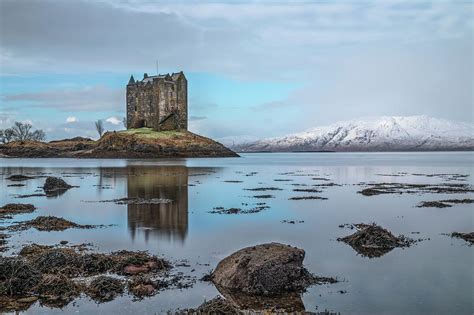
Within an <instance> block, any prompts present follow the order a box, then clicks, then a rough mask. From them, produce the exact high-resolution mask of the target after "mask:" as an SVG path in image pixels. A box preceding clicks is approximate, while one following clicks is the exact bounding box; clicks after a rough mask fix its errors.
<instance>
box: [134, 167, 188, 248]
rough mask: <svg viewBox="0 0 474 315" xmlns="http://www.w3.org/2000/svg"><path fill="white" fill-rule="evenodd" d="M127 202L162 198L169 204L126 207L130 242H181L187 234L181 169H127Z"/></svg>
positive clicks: (184, 176)
mask: <svg viewBox="0 0 474 315" xmlns="http://www.w3.org/2000/svg"><path fill="white" fill-rule="evenodd" d="M127 171H128V176H127V192H128V198H144V199H150V198H163V199H170V200H172V202H171V203H161V204H129V205H128V206H127V207H128V210H127V213H128V214H127V218H128V228H129V229H130V233H131V236H132V238H133V239H134V238H135V237H137V235H139V234H140V233H143V235H144V237H145V240H148V239H149V238H150V237H152V238H160V239H168V240H170V241H175V240H178V241H184V240H185V239H186V235H187V233H188V169H187V168H186V167H185V166H163V167H156V166H154V167H133V166H129V167H128V168H127Z"/></svg>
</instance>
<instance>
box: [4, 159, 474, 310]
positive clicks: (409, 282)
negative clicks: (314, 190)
mask: <svg viewBox="0 0 474 315" xmlns="http://www.w3.org/2000/svg"><path fill="white" fill-rule="evenodd" d="M473 162H474V154H473V153H370V154H362V153H360V154H358V153H356V154H352V153H341V154H339V153H296V154H292V153H288V154H246V155H243V157H242V158H226V159H188V160H184V159H183V160H156V161H149V160H148V161H142V160H73V159H32V160H28V159H0V165H1V171H0V182H1V187H2V190H1V192H0V198H1V203H2V204H3V203H7V202H25V203H33V204H35V205H36V206H37V208H38V210H37V211H36V212H35V213H33V214H29V215H21V216H16V217H15V218H14V221H21V220H26V219H30V218H33V217H36V216H38V215H55V216H59V217H64V218H66V219H69V220H72V221H74V222H76V223H80V224H113V225H114V226H111V227H107V228H101V229H92V230H80V229H76V230H74V229H72V230H67V231H64V232H38V231H36V230H34V229H31V230H28V231H25V232H23V233H21V234H20V235H15V236H13V237H12V238H11V239H9V245H10V246H12V247H13V248H12V249H11V250H10V252H7V253H6V254H10V253H12V252H16V251H18V250H19V249H20V248H21V245H22V244H24V243H27V242H36V243H40V244H57V243H58V242H59V241H61V240H68V241H70V242H71V243H83V242H91V243H93V244H94V245H95V246H96V248H97V250H99V251H106V252H107V251H114V250H120V249H130V250H148V251H149V252H151V253H153V254H157V255H164V256H165V257H167V258H169V259H170V260H173V261H175V260H181V259H186V260H188V261H189V264H190V265H191V267H179V268H177V269H176V271H182V272H184V273H186V274H187V275H191V276H195V277H197V278H200V277H201V276H202V275H203V274H204V273H205V272H207V271H208V270H210V269H212V268H214V267H215V266H216V264H217V263H218V262H219V260H220V259H222V258H223V257H225V256H227V255H228V254H230V253H232V252H234V251H235V250H238V249H240V248H242V247H246V246H250V245H255V244H259V243H264V242H271V241H277V242H282V243H287V244H291V245H294V246H297V247H300V248H303V249H305V251H306V258H305V264H306V266H307V268H308V269H309V270H310V271H311V272H313V273H315V274H317V275H322V276H333V277H337V278H339V279H342V280H344V281H343V282H340V283H337V284H333V285H323V286H313V287H311V288H310V289H309V290H308V291H307V292H306V293H304V294H303V295H302V301H303V303H304V305H305V307H306V310H308V311H316V310H324V309H327V310H331V311H335V312H341V314H472V313H473V311H474V308H473V296H474V295H473V287H474V279H473V277H474V272H473V271H474V270H473V266H474V264H473V250H474V248H473V247H469V246H467V245H466V243H465V242H464V241H462V240H459V239H451V238H450V237H448V236H446V235H442V233H451V232H453V231H460V232H470V231H473V230H474V226H473V225H474V222H473V221H474V220H473V207H472V205H456V206H454V207H452V208H445V209H436V208H416V207H415V206H416V204H417V203H419V202H420V201H426V200H441V199H447V198H473V197H474V196H473V195H474V194H461V195H442V194H424V195H420V194H415V195H407V194H403V195H385V196H384V195H381V196H372V197H365V196H362V195H360V194H357V193H356V192H357V191H358V190H360V189H361V187H360V186H357V185H355V184H358V183H360V182H402V183H442V182H445V181H444V180H443V179H442V178H439V177H426V176H413V175H406V176H397V177H389V176H382V175H381V174H395V173H398V172H405V173H408V174H412V173H425V174H433V173H458V174H469V175H470V176H469V178H467V182H468V183H471V184H472V182H473V177H472V176H473ZM38 173H43V174H47V175H51V176H60V177H63V178H64V179H65V180H66V181H67V182H68V183H70V184H71V185H78V186H80V187H79V188H73V189H70V190H69V191H67V192H66V193H64V194H63V195H61V196H59V197H56V198H46V197H32V198H27V199H15V198H14V197H15V195H18V194H31V193H33V192H34V191H35V190H37V189H38V188H37V187H38V186H42V184H43V182H44V178H37V179H33V180H29V181H26V182H24V183H25V184H26V186H25V187H7V185H8V184H11V183H12V182H10V181H8V180H6V179H5V178H6V177H8V176H9V175H11V174H25V175H37V174H38ZM284 173H290V174H284ZM314 177H325V178H328V179H330V181H331V182H334V183H336V184H341V185H343V186H335V187H328V188H325V189H324V191H323V192H322V193H319V194H317V195H319V196H322V197H327V198H328V200H300V201H291V200H288V198H289V197H293V196H304V195H311V194H308V193H306V192H294V191H293V189H294V188H298V187H297V186H295V185H294V184H307V185H314V184H320V183H324V182H323V181H317V180H313V179H312V178H314ZM275 179H284V180H290V181H275ZM225 181H242V182H239V183H229V182H225ZM453 182H456V181H453ZM256 187H279V188H282V189H283V190H281V191H270V192H252V191H246V190H244V188H256ZM299 188H302V187H299ZM303 188H304V187H303ZM306 188H308V187H306ZM258 194H272V195H274V198H271V199H255V198H252V196H253V195H258ZM123 197H143V198H168V199H172V200H173V202H172V203H171V204H161V205H128V206H127V205H117V204H115V203H97V202H90V201H99V200H108V199H115V198H123ZM259 202H265V203H267V205H268V206H269V207H270V208H269V209H266V210H264V211H262V212H259V213H254V214H241V215H222V214H211V213H208V211H211V210H212V209H213V208H214V207H218V206H222V207H226V208H228V207H238V208H243V209H248V208H251V207H253V206H254V205H255V204H256V203H259ZM243 204H244V205H243ZM282 220H304V223H301V224H287V223H282V222H281V221H282ZM360 222H365V223H370V222H376V223H378V224H379V225H381V226H383V227H385V228H387V229H389V230H390V231H392V232H393V233H394V234H405V235H408V236H411V237H414V238H430V240H426V241H423V242H420V243H418V244H416V245H415V246H413V247H410V248H407V249H394V250H393V251H391V252H389V253H388V254H386V255H384V256H382V257H380V258H374V259H368V258H364V257H361V256H359V255H357V253H356V252H355V251H354V250H353V249H352V248H351V247H350V246H348V245H346V244H344V243H341V242H337V241H336V239H337V238H338V237H341V236H345V235H348V234H351V233H353V232H354V231H353V230H349V229H342V228H339V227H338V225H340V224H343V223H360ZM411 232H420V233H419V234H411ZM207 264H208V265H207ZM192 269H195V271H192ZM340 290H343V291H347V293H345V294H341V293H339V292H338V291H340ZM218 294H219V293H218V291H217V290H216V289H215V288H214V286H212V285H210V284H208V283H202V282H199V281H198V282H197V283H196V284H195V285H194V286H193V287H192V288H189V289H183V290H168V291H164V292H160V293H159V294H158V295H156V296H154V297H152V298H148V299H144V300H143V301H140V302H131V301H132V298H131V297H129V296H124V297H120V298H118V299H116V300H114V301H112V302H108V303H104V304H95V303H93V302H91V301H90V300H89V299H87V298H83V299H79V300H76V302H75V303H71V304H70V305H69V306H67V307H66V308H65V309H64V310H63V311H67V312H81V313H91V312H101V313H112V312H113V313H115V314H120V313H130V312H135V313H136V314H144V313H163V312H166V311H168V310H175V309H178V308H185V307H196V306H198V305H199V304H201V303H202V302H203V301H204V300H205V299H211V298H213V297H215V296H216V295H218ZM60 311H61V310H58V309H50V308H45V307H40V306H39V305H35V306H34V307H32V308H30V309H29V311H28V312H29V313H55V312H60Z"/></svg>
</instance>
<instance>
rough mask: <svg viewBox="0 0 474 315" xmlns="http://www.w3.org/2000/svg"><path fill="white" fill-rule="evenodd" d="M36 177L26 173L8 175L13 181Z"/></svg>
mask: <svg viewBox="0 0 474 315" xmlns="http://www.w3.org/2000/svg"><path fill="white" fill-rule="evenodd" d="M32 178H34V177H31V176H26V175H21V174H19V175H11V176H9V177H7V179H8V180H11V181H13V182H20V181H24V180H28V179H32Z"/></svg>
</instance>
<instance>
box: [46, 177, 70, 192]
mask: <svg viewBox="0 0 474 315" xmlns="http://www.w3.org/2000/svg"><path fill="white" fill-rule="evenodd" d="M72 187H73V186H71V185H69V184H68V183H66V182H65V181H64V180H63V179H62V178H59V177H48V178H46V181H45V182H44V185H43V190H44V191H45V192H46V194H56V193H61V192H64V191H66V190H68V189H69V188H72Z"/></svg>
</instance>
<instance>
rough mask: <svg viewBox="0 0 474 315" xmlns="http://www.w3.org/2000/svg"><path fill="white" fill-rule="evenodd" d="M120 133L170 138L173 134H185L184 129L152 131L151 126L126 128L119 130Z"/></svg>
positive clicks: (153, 137)
mask: <svg viewBox="0 0 474 315" xmlns="http://www.w3.org/2000/svg"><path fill="white" fill-rule="evenodd" d="M120 133H122V134H126V135H136V136H139V137H144V138H150V139H158V138H171V137H173V136H183V135H185V134H186V132H185V131H176V130H172V131H154V130H153V129H151V128H137V129H128V130H123V131H120Z"/></svg>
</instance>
